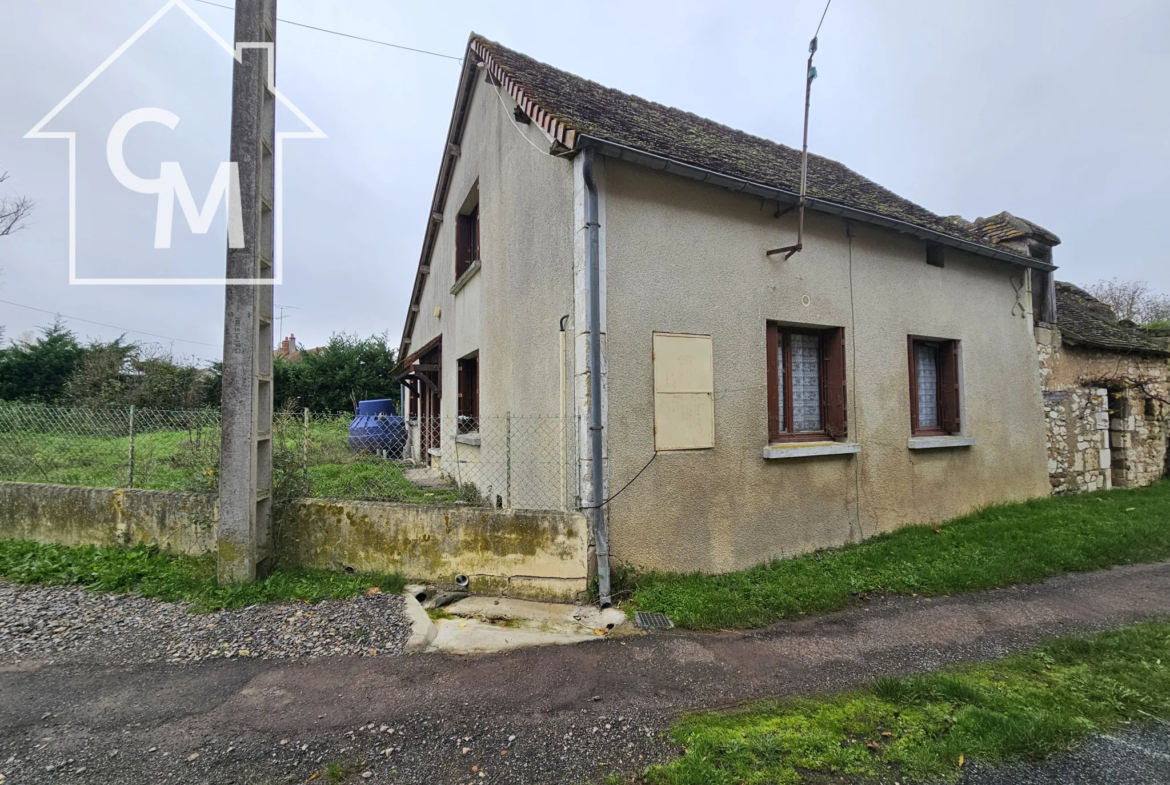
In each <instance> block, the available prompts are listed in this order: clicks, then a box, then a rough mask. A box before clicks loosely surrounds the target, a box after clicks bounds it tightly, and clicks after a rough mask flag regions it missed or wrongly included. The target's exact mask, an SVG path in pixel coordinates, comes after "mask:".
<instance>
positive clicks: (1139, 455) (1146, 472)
mask: <svg viewBox="0 0 1170 785" xmlns="http://www.w3.org/2000/svg"><path fill="white" fill-rule="evenodd" d="M1055 316H1056V319H1055V320H1054V321H1053V322H1052V323H1043V322H1041V323H1038V324H1037V326H1036V345H1037V349H1038V351H1039V354H1040V374H1041V379H1042V384H1043V387H1044V410H1045V420H1046V422H1047V424H1048V472H1049V478H1050V482H1051V485H1052V489H1053V492H1054V493H1077V492H1079V491H1096V490H1102V489H1105V488H1114V487H1120V488H1132V487H1136V486H1141V485H1148V484H1150V483H1151V482H1153V481H1154V480H1156V479H1158V478H1159V477H1162V476H1165V475H1166V474H1167V472H1168V470H1170V465H1168V464H1167V434H1168V433H1170V427H1168V426H1170V361H1168V358H1170V333H1167V331H1161V332H1156V331H1151V330H1143V329H1141V328H1139V327H1137V326H1135V325H1133V324H1132V323H1128V322H1125V321H1119V320H1118V319H1117V317H1116V316H1115V315H1114V313H1113V311H1112V310H1110V308H1109V306H1107V305H1105V304H1104V303H1102V302H1100V301H1099V300H1097V299H1095V298H1094V297H1093V296H1092V295H1090V294H1089V293H1088V292H1086V291H1084V290H1083V289H1079V288H1077V287H1076V286H1073V285H1072V284H1069V283H1063V282H1058V283H1057V284H1056V314H1055Z"/></svg>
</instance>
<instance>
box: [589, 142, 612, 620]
mask: <svg viewBox="0 0 1170 785" xmlns="http://www.w3.org/2000/svg"><path fill="white" fill-rule="evenodd" d="M584 156H585V158H584V162H583V165H582V167H581V174H582V175H583V177H584V179H585V231H586V247H585V252H586V259H587V261H588V264H589V275H588V277H587V278H586V279H585V280H586V284H585V286H586V291H587V294H588V296H589V311H588V317H587V319H588V322H589V459H590V461H591V467H590V468H591V469H592V476H593V503H592V506H591V509H592V511H593V544H594V549H595V551H596V553H597V593H598V595H599V598H600V601H601V607H602V608H608V607H609V606H610V605H611V604H612V602H611V600H610V595H609V533H608V532H607V531H606V525H605V504H604V498H603V494H604V489H605V481H604V476H603V475H604V473H603V467H602V464H601V461H602V456H601V241H600V231H599V230H600V228H601V224H600V223H598V216H597V212H598V209H597V183H596V182H594V180H593V150H592V149H590V148H586V149H585V152H584Z"/></svg>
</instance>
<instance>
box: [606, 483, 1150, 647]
mask: <svg viewBox="0 0 1170 785" xmlns="http://www.w3.org/2000/svg"><path fill="white" fill-rule="evenodd" d="M1167 521H1170V481H1165V480H1163V481H1161V482H1158V483H1155V484H1154V485H1151V486H1149V487H1146V488H1138V489H1132V490H1113V491H1101V492H1098V493H1087V494H1081V495H1079V496H1060V497H1053V498H1047V499H1037V500H1034V501H1029V502H1024V503H1022V504H1011V505H1003V506H998V507H992V508H988V509H985V510H981V511H979V512H976V513H973V514H971V515H967V516H965V517H962V518H958V519H956V520H954V521H951V522H949V523H946V524H943V525H939V526H912V527H907V528H904V529H900V530H898V531H896V532H893V533H891V534H884V535H880V536H877V537H874V538H872V539H869V540H866V541H865V542H863V543H861V544H858V545H851V546H846V547H844V548H838V549H834V550H826V551H818V552H816V553H812V554H808V555H806V556H801V557H798V558H795V559H789V560H786V561H778V562H773V563H771V564H768V565H763V566H760V567H756V568H754V569H750V570H745V571H743V572H733V573H726V574H723V575H701V574H689V575H684V574H677V573H675V574H671V573H646V574H641V575H632V574H629V573H619V572H616V571H615V577H617V578H620V580H619V581H617V582H616V583H617V585H615V587H614V588H615V590H622V589H625V590H628V591H632V599H631V601H630V602H629V603H628V607H629V609H630V610H631V611H632V610H634V609H637V610H644V611H661V612H663V613H666V614H667V615H668V616H670V618H671V619H672V620H673V621H674V623H675V624H676V625H678V626H680V627H687V628H690V629H700V630H704V629H705V630H710V629H726V628H743V627H761V626H764V625H766V624H771V623H772V622H775V621H777V620H779V619H784V618H792V617H795V616H798V615H800V614H816V613H829V612H831V611H835V610H839V609H841V608H843V607H845V606H846V605H848V604H849V603H850V602H852V601H854V600H855V599H856V598H857V597H859V596H863V595H866V594H881V593H887V594H927V595H940V594H956V593H960V592H967V591H974V590H978V589H991V588H996V587H999V586H1005V585H1008V584H1013V583H1028V582H1035V581H1039V580H1042V579H1044V578H1047V577H1049V576H1051V575H1056V574H1059V573H1065V572H1084V571H1089V570H1099V569H1104V568H1106V567H1113V566H1116V565H1120V564H1135V563H1143V562H1155V561H1162V560H1164V559H1167V558H1170V525H1167ZM622 584H624V585H622Z"/></svg>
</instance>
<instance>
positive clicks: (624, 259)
mask: <svg viewBox="0 0 1170 785" xmlns="http://www.w3.org/2000/svg"><path fill="white" fill-rule="evenodd" d="M602 165H603V166H604V169H605V172H604V177H605V191H606V202H607V204H606V231H607V239H606V252H607V274H606V287H607V295H608V311H607V314H608V320H609V331H608V335H607V342H608V346H607V356H606V360H607V365H608V378H607V383H608V391H609V397H608V422H607V425H608V428H607V430H608V440H609V441H608V456H609V468H610V472H609V485H610V487H611V488H615V487H621V486H623V485H624V484H625V483H626V482H627V481H628V480H629V479H630V478H631V477H633V476H634V474H635V473H636V472H637V471H638V470H639V469H640V468H642V466H643V465H644V464H645V463H646V462H647V461H648V460H649V459H650V457H651V455H652V454H653V448H654V433H653V425H652V424H653V391H652V367H651V340H652V338H651V336H652V333H653V332H654V331H666V332H679V333H699V334H709V335H712V336H713V340H714V364H715V448H714V449H712V450H700V451H693V452H671V453H662V454H659V455H658V457H657V459H656V460H655V461H654V464H653V465H651V466H650V467H649V468H648V469H647V470H646V472H645V473H644V474H643V475H642V476H641V478H639V479H638V481H637V482H635V483H634V484H633V485H632V486H631V487H630V488H629V489H628V490H626V491H625V492H624V493H623V494H622V495H621V496H620V497H619V498H618V499H616V500H615V501H613V502H612V503H611V504H610V507H609V512H610V536H611V550H612V553H613V554H614V555H615V556H616V557H617V558H618V559H620V560H622V561H625V562H628V563H632V564H635V565H640V566H645V567H655V568H664V569H683V570H704V571H725V570H732V569H739V568H743V567H747V566H750V565H753V564H758V563H760V562H763V561H766V560H769V559H772V558H779V557H786V556H792V555H794V554H797V553H801V552H805V551H809V550H812V549H816V548H820V547H826V546H832V545H838V544H841V543H844V542H847V541H850V540H856V539H859V538H863V537H869V536H872V535H874V534H877V533H879V532H883V531H889V530H891V529H894V528H897V527H898V526H901V525H904V524H908V523H921V522H928V521H937V520H942V519H946V518H950V517H953V516H956V515H959V514H962V513H965V512H968V511H970V510H973V509H975V508H977V507H979V506H981V505H985V504H989V503H992V502H1002V501H1014V500H1022V499H1026V498H1030V497H1034V496H1039V495H1043V494H1046V493H1047V492H1048V478H1047V471H1046V457H1045V429H1044V421H1043V417H1042V411H1043V408H1042V401H1041V394H1040V385H1039V379H1038V370H1037V359H1036V350H1035V344H1034V339H1033V336H1032V325H1031V318H1030V314H1028V313H1027V312H1026V311H1025V310H1024V309H1025V308H1026V307H1028V300H1029V299H1030V298H1029V297H1028V296H1027V291H1026V288H1025V287H1024V280H1023V274H1022V271H1021V270H1020V269H1019V268H1016V267H1012V266H1009V265H1006V264H1004V263H1000V262H993V261H990V260H984V259H981V258H979V257H975V256H971V255H968V254H964V253H962V252H959V251H954V250H952V249H947V252H946V267H945V268H943V269H940V268H936V267H931V266H928V265H927V264H926V261H925V249H924V246H923V244H922V242H921V241H918V240H915V239H913V238H910V237H907V236H904V235H899V234H896V233H893V232H889V231H883V230H879V229H876V228H872V227H868V226H865V225H857V224H854V225H852V226H851V229H850V231H851V232H852V234H853V238H852V242H850V238H849V237H848V236H847V227H846V222H845V221H843V220H841V219H837V218H832V217H828V216H824V215H821V214H817V213H811V212H810V213H809V214H808V216H807V217H806V232H805V250H804V251H803V252H802V253H800V254H797V255H796V256H794V257H793V258H792V259H790V260H788V261H783V260H782V259H780V258H772V259H769V258H768V257H766V256H765V251H766V250H767V249H770V248H774V247H777V246H781V245H788V244H790V243H792V242H793V241H794V239H795V237H794V234H795V231H794V229H795V224H794V221H795V216H794V214H789V215H787V216H785V217H783V218H781V219H776V218H774V217H773V213H774V211H775V209H776V205H775V204H774V203H763V202H762V201H761V200H760V199H758V198H752V197H746V196H740V195H736V194H731V193H729V192H727V191H725V190H723V189H719V188H716V187H713V186H705V185H702V184H698V183H693V182H690V181H687V180H685V179H682V178H679V177H672V176H670V175H666V174H662V173H657V172H653V171H651V170H649V169H646V168H644V167H637V166H634V165H631V164H626V163H622V162H615V161H612V160H609V159H603V163H602ZM1013 277H1014V279H1015V280H1014V283H1013ZM1020 291H1022V292H1023V294H1022V295H1020V294H1018V292H1020ZM805 295H807V297H808V305H804V304H803V303H802V297H803V296H805ZM768 320H777V321H785V322H791V323H795V324H807V325H819V326H843V327H845V328H846V341H847V358H848V370H847V374H848V380H849V385H848V390H849V440H850V441H855V442H858V443H859V444H860V445H861V452H860V453H859V454H858V455H856V456H852V457H850V456H828V457H819V458H808V459H795V460H782V461H767V460H764V459H763V458H762V457H761V449H762V448H763V447H764V445H765V444H766V443H767V435H768V428H767V401H766V366H765V337H766V336H765V324H766V322H767V321H768ZM909 334H915V335H923V336H931V337H937V338H947V339H957V340H959V341H961V355H962V357H961V363H962V388H963V420H964V432H965V433H966V434H968V435H970V436H973V437H975V438H977V439H978V444H977V445H976V446H974V447H969V448H960V449H941V450H926V451H911V450H909V449H908V448H907V439H908V437H909V436H910V400H909V381H908V369H907V352H906V341H907V336H908V335H909Z"/></svg>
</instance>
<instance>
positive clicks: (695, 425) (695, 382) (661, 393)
mask: <svg viewBox="0 0 1170 785" xmlns="http://www.w3.org/2000/svg"><path fill="white" fill-rule="evenodd" d="M653 362H654V449H655V450H657V451H660V452H661V451H664V450H707V449H711V448H712V447H714V446H715V367H714V354H713V350H712V347H711V336H710V335H682V334H678V333H654V354H653Z"/></svg>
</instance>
